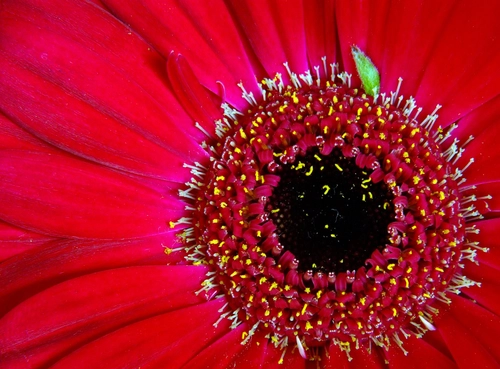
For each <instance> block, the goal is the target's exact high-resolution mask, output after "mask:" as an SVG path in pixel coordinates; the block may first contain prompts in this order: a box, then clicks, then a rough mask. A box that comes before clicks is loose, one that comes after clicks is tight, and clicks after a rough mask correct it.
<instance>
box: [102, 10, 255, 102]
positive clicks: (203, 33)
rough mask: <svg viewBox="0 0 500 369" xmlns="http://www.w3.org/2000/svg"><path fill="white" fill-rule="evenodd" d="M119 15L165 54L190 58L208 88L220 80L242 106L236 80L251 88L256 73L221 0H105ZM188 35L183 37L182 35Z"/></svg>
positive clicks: (218, 87) (213, 88) (230, 96)
mask: <svg viewBox="0 0 500 369" xmlns="http://www.w3.org/2000/svg"><path fill="white" fill-rule="evenodd" d="M104 3H105V5H106V7H108V8H109V9H111V10H112V12H113V13H114V14H116V15H117V16H118V18H120V19H122V20H123V21H124V22H126V23H128V24H131V25H132V27H133V28H134V29H136V30H140V33H141V35H142V36H143V37H144V38H145V39H147V40H148V41H149V42H150V43H151V44H152V45H153V46H154V47H155V48H156V49H157V50H159V51H160V52H161V53H162V54H163V56H164V57H165V58H166V57H168V55H170V53H171V52H172V51H174V52H175V53H180V54H182V55H184V56H185V57H186V59H188V60H189V63H190V65H191V67H192V68H193V70H194V73H195V75H196V76H197V77H198V78H199V79H200V81H201V82H202V84H203V85H205V86H207V87H208V88H209V89H210V90H211V91H213V92H218V91H219V90H220V86H219V85H218V84H217V81H223V82H224V86H225V93H226V96H227V99H228V101H229V102H230V103H231V104H234V105H235V106H238V107H243V106H245V103H244V102H243V101H242V99H241V90H240V89H239V88H238V87H237V83H239V82H240V81H243V83H244V84H245V86H246V87H247V89H249V90H256V89H257V88H256V81H255V77H254V75H255V72H254V70H253V67H252V66H251V65H250V62H249V60H248V56H247V52H246V51H245V49H244V46H243V45H242V41H241V39H240V36H239V34H238V31H237V28H236V25H235V24H234V23H233V20H232V19H231V16H230V14H229V12H228V10H227V8H226V5H225V4H224V3H223V2H222V1H211V2H198V1H191V2H186V1H185V2H172V3H169V6H168V7H167V6H165V5H164V4H163V3H160V2H157V1H140V2H139V1H128V2H126V3H125V2H123V1H116V0H106V1H104ZM186 35H188V37H186Z"/></svg>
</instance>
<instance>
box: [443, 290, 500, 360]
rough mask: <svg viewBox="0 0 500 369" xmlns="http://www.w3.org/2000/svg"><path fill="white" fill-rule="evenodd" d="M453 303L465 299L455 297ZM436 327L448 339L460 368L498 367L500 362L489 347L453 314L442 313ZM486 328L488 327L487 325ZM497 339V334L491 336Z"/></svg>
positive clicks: (459, 302) (458, 302) (449, 346)
mask: <svg viewBox="0 0 500 369" xmlns="http://www.w3.org/2000/svg"><path fill="white" fill-rule="evenodd" d="M453 300H454V301H453V302H452V309H454V308H455V307H454V306H453V305H456V304H461V303H463V301H461V300H465V299H462V298H453ZM435 323H436V327H437V329H438V330H439V332H440V333H441V335H442V336H443V339H444V340H445V341H446V343H447V345H448V348H449V349H450V352H451V354H452V355H453V358H454V360H455V362H456V363H457V364H458V366H459V368H464V369H465V368H485V369H486V368H498V367H499V364H498V362H497V361H496V360H495V359H494V357H493V356H492V355H491V354H490V352H489V350H488V349H487V347H485V346H483V345H482V344H481V343H480V342H479V341H478V340H477V339H476V337H475V336H474V334H473V333H472V332H471V331H470V330H469V329H468V328H467V327H465V326H463V325H462V324H461V323H460V322H459V321H457V320H456V319H455V318H454V317H453V315H452V314H450V313H447V314H440V315H439V316H438V318H437V319H436V322H435ZM485 329H486V327H485ZM489 337H490V339H491V340H495V339H496V336H495V335H490V336H489Z"/></svg>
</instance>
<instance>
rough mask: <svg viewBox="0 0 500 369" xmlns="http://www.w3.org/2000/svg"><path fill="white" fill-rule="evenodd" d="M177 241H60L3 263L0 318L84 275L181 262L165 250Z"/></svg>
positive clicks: (167, 237) (165, 237) (164, 238)
mask: <svg viewBox="0 0 500 369" xmlns="http://www.w3.org/2000/svg"><path fill="white" fill-rule="evenodd" d="M174 242H175V235H174V234H173V233H171V234H163V235H159V236H155V237H148V238H143V239H133V240H116V241H94V240H88V241H82V240H59V241H54V242H52V243H48V244H46V245H44V246H43V247H42V248H36V249H32V250H29V251H27V252H24V253H22V254H19V255H16V256H14V257H12V258H10V259H8V260H6V261H4V262H3V264H2V267H1V269H2V273H0V285H2V286H3V287H2V288H1V289H0V316H2V315H3V314H5V313H6V312H7V311H8V310H9V309H11V308H12V307H13V306H15V305H16V304H18V303H19V302H21V301H23V300H24V299H27V298H28V297H30V296H33V295H34V294H36V293H38V292H40V291H43V290H44V289H46V288H49V287H51V286H53V285H55V284H57V283H61V282H63V281H66V280H68V279H71V278H76V277H78V276H81V275H84V274H89V273H93V272H97V271H102V270H106V269H113V268H120V267H125V266H136V265H155V264H160V265H164V264H166V263H168V262H171V263H175V262H178V261H179V260H180V258H182V257H183V254H182V253H180V252H176V253H171V254H170V255H169V256H168V257H167V256H166V255H165V253H164V248H163V247H162V245H165V246H168V247H172V245H173V244H175V243H174ZM24 271H29V273H28V272H24Z"/></svg>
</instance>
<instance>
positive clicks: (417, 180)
mask: <svg viewBox="0 0 500 369" xmlns="http://www.w3.org/2000/svg"><path fill="white" fill-rule="evenodd" d="M418 182H420V178H419V177H417V176H413V184H418Z"/></svg>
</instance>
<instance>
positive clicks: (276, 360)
mask: <svg viewBox="0 0 500 369" xmlns="http://www.w3.org/2000/svg"><path fill="white" fill-rule="evenodd" d="M294 346H295V343H291V344H290V345H289V346H288V348H287V349H286V352H285V355H284V356H283V361H282V362H281V357H282V355H283V353H284V350H283V349H281V348H278V347H275V346H274V344H272V343H268V345H267V350H266V356H265V360H264V363H263V365H262V368H264V369H281V368H287V369H304V368H305V367H306V360H304V358H302V356H300V354H299V350H297V349H293V347H294Z"/></svg>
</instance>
